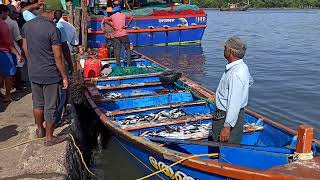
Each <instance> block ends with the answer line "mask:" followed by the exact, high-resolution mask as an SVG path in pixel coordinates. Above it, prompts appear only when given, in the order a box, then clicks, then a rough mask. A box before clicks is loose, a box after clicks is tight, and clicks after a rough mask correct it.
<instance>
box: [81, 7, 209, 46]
mask: <svg viewBox="0 0 320 180" xmlns="http://www.w3.org/2000/svg"><path fill="white" fill-rule="evenodd" d="M123 13H127V14H131V15H133V16H134V19H133V21H132V23H131V24H130V26H129V27H128V33H129V39H130V42H131V43H132V44H133V46H150V45H156V46H166V45H181V44H190V43H200V41H201V39H202V36H203V33H204V31H205V28H206V27H207V14H206V13H205V12H204V11H203V10H202V9H199V7H197V6H196V5H186V4H180V5H169V4H159V5H152V6H151V5H150V6H148V5H147V4H146V5H145V6H144V7H138V8H137V9H132V10H126V11H123ZM102 19H103V16H101V15H100V16H99V15H91V16H90V17H89V18H88V29H89V31H88V36H87V37H88V47H89V48H97V47H99V46H100V45H101V44H106V38H105V37H104V35H103V32H102V31H101V21H102Z"/></svg>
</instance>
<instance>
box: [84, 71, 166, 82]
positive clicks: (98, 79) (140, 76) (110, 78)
mask: <svg viewBox="0 0 320 180" xmlns="http://www.w3.org/2000/svg"><path fill="white" fill-rule="evenodd" d="M160 74H161V72H156V73H149V74H136V75H127V76H112V77H108V76H105V77H99V78H88V79H89V80H92V81H115V80H126V79H135V78H147V77H154V76H159V75H160Z"/></svg>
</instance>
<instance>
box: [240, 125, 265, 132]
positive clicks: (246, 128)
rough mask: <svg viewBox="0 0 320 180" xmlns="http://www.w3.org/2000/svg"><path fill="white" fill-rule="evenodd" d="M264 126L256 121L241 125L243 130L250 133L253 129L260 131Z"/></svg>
mask: <svg viewBox="0 0 320 180" xmlns="http://www.w3.org/2000/svg"><path fill="white" fill-rule="evenodd" d="M263 129H264V126H263V125H262V124H258V123H246V124H244V125H243V132H245V133H252V132H255V131H262V130H263Z"/></svg>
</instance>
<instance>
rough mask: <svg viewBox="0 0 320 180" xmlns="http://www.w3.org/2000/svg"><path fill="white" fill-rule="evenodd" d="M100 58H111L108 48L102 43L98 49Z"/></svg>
mask: <svg viewBox="0 0 320 180" xmlns="http://www.w3.org/2000/svg"><path fill="white" fill-rule="evenodd" d="M98 58H99V59H108V58H109V53H108V49H107V48H106V47H104V46H103V45H100V47H99V49H98Z"/></svg>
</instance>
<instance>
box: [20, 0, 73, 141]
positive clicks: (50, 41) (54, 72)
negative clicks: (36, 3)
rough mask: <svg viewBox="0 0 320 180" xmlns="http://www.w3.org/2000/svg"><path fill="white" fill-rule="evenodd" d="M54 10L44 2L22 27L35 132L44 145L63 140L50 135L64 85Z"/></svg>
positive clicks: (65, 76)
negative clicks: (43, 141)
mask: <svg viewBox="0 0 320 180" xmlns="http://www.w3.org/2000/svg"><path fill="white" fill-rule="evenodd" d="M55 10H59V8H58V7H50V6H49V5H47V4H45V5H44V6H43V8H41V9H40V10H39V11H40V12H41V15H40V16H38V17H35V18H34V19H32V20H30V21H28V22H27V23H26V24H25V25H24V26H23V29H22V37H23V49H24V51H25V53H26V55H27V57H28V70H29V78H30V81H31V90H32V100H33V114H34V117H35V122H36V124H37V127H38V129H37V131H36V134H37V136H38V137H39V138H41V137H44V136H45V137H46V140H45V145H46V146H51V145H54V144H57V143H60V142H62V141H63V140H64V138H63V137H62V136H60V137H59V136H58V137H55V136H53V131H54V129H55V120H56V116H57V112H56V110H57V106H58V104H59V99H60V98H59V95H60V93H61V88H62V89H67V88H68V78H67V74H66V70H65V64H64V60H63V55H62V48H61V41H60V38H59V31H58V30H57V28H56V26H55V23H54V22H53V20H54V11H55ZM44 121H46V126H45V127H46V128H45V129H44V126H43V122H44Z"/></svg>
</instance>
